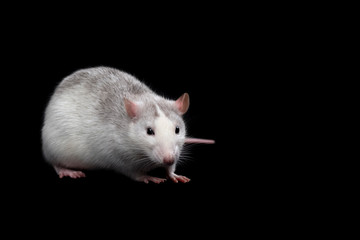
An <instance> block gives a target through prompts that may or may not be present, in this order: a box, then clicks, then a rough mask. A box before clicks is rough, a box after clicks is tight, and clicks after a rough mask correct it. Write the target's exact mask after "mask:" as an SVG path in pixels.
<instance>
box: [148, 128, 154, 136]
mask: <svg viewBox="0 0 360 240" xmlns="http://www.w3.org/2000/svg"><path fill="white" fill-rule="evenodd" d="M146 133H147V134H148V135H155V132H154V130H152V128H150V127H149V128H147V129H146Z"/></svg>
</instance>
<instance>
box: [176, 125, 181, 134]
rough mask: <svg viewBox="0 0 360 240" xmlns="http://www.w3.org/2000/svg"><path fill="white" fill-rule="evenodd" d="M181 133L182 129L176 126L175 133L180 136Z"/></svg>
mask: <svg viewBox="0 0 360 240" xmlns="http://www.w3.org/2000/svg"><path fill="white" fill-rule="evenodd" d="M179 132H180V128H179V127H178V126H176V128H175V133H176V134H179Z"/></svg>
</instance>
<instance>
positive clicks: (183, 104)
mask: <svg viewBox="0 0 360 240" xmlns="http://www.w3.org/2000/svg"><path fill="white" fill-rule="evenodd" d="M189 105H190V97H189V94H187V93H184V94H183V95H181V97H179V98H178V99H177V100H176V101H175V106H176V108H177V109H178V110H179V112H180V113H181V114H184V113H186V112H187V110H188V109H189Z"/></svg>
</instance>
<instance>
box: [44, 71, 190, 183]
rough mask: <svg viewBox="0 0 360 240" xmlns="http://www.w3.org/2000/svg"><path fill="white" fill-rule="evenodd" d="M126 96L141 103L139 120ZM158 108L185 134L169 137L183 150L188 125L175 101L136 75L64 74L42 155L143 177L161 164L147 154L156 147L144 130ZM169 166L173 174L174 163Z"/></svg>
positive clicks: (50, 106)
mask: <svg viewBox="0 0 360 240" xmlns="http://www.w3.org/2000/svg"><path fill="white" fill-rule="evenodd" d="M125 98H126V99H129V100H130V101H133V102H136V103H137V104H139V106H140V107H141V111H140V115H139V117H137V118H136V119H131V118H130V117H129V116H128V115H127V112H126V109H125V106H124V99H125ZM158 110H160V111H161V112H163V113H164V114H165V115H166V116H167V117H168V118H169V119H170V120H171V122H173V123H174V126H179V127H180V129H181V134H180V135H179V136H175V137H176V139H175V140H172V139H168V140H169V141H170V140H171V141H170V142H173V143H174V146H177V147H178V148H179V151H180V152H181V150H182V147H183V144H184V139H185V134H186V129H185V124H184V121H183V119H182V117H181V115H180V114H179V112H178V110H177V109H176V107H175V105H174V101H172V100H168V99H165V98H163V97H160V96H158V95H156V94H155V93H154V92H153V91H152V90H150V89H149V88H148V87H147V86H146V85H144V84H143V83H141V82H140V81H138V80H137V79H136V78H135V77H133V76H131V75H129V74H127V73H125V72H122V71H119V70H117V69H113V68H108V67H98V68H89V69H83V70H79V71H77V72H75V73H73V74H71V75H70V76H68V77H66V78H64V79H63V81H62V82H61V83H60V84H59V85H58V86H57V88H56V90H55V92H54V94H53V96H52V97H51V99H50V102H49V104H48V106H47V108H46V111H45V119H44V126H43V129H42V143H43V153H44V156H45V158H46V160H47V161H48V162H49V163H51V164H52V165H54V166H60V167H64V168H71V169H77V168H78V169H96V168H107V169H114V170H116V171H118V172H121V173H123V174H125V175H127V176H129V177H131V178H133V179H136V180H139V179H140V180H141V178H139V177H141V176H142V175H144V174H146V172H147V171H149V170H151V169H152V168H154V167H158V166H162V163H161V162H159V161H156V159H155V160H154V158H155V157H154V156H152V155H151V154H149V152H151V148H153V147H154V146H153V145H151V144H150V143H149V141H148V140H144V139H145V138H146V137H144V136H145V135H144V133H143V132H142V131H144V132H145V131H146V128H145V126H148V125H150V126H151V125H152V124H153V123H154V120H155V119H156V118H157V117H159V114H160V113H159V111H158ZM159 131H160V130H159ZM161 141H164V140H161ZM156 144H158V143H156ZM179 154H180V153H178V154H177V155H176V158H177V159H176V160H178V158H179ZM169 171H171V172H172V173H173V172H174V171H175V165H174V166H171V167H169Z"/></svg>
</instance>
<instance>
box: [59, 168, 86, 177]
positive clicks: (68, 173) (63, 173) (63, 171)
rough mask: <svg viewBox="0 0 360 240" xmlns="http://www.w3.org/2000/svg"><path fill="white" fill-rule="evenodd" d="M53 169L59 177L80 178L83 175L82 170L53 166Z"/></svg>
mask: <svg viewBox="0 0 360 240" xmlns="http://www.w3.org/2000/svg"><path fill="white" fill-rule="evenodd" d="M54 168H55V171H56V172H57V174H58V175H59V178H63V177H70V178H82V177H85V173H83V172H82V171H75V170H70V169H67V168H61V167H54Z"/></svg>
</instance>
